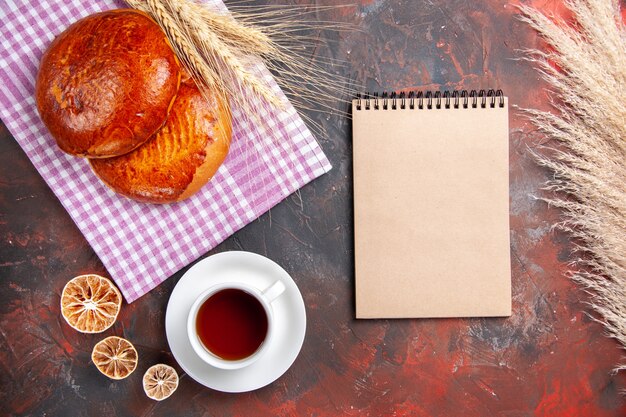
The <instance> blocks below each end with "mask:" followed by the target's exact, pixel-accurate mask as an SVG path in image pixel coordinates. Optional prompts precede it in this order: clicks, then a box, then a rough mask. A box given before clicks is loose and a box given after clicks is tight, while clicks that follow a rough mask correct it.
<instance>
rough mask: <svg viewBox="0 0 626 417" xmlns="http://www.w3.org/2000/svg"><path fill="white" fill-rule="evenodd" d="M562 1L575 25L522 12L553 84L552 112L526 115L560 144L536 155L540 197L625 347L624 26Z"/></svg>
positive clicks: (604, 6)
mask: <svg viewBox="0 0 626 417" xmlns="http://www.w3.org/2000/svg"><path fill="white" fill-rule="evenodd" d="M566 4H567V6H568V8H569V9H570V10H571V11H572V12H573V14H574V19H575V21H576V25H575V26H572V25H568V24H567V22H564V21H562V20H558V19H555V18H548V17H547V16H545V15H543V14H542V13H540V12H539V11H537V10H535V9H533V8H530V7H527V6H522V7H521V11H522V20H523V21H525V22H526V23H528V24H529V25H530V26H531V27H533V28H534V29H536V30H537V31H538V32H539V34H540V35H541V36H542V37H543V38H544V39H545V40H546V42H547V43H548V44H549V46H550V48H551V50H550V52H540V51H537V50H532V51H527V55H526V56H527V59H529V60H530V61H532V62H534V63H535V64H536V65H537V67H538V70H539V71H540V73H541V74H542V76H543V77H544V79H545V80H547V82H548V83H549V84H550V85H551V86H552V89H553V91H554V94H555V97H554V102H553V106H554V108H555V110H556V111H555V113H548V112H543V111H538V110H528V111H527V113H528V115H529V117H531V119H532V120H533V122H534V124H535V125H536V126H538V127H539V129H541V130H542V131H543V132H544V133H545V134H547V135H548V136H549V137H551V138H553V139H555V140H556V141H557V143H558V144H559V147H558V149H555V148H551V149H550V148H547V149H543V150H544V152H543V154H541V155H536V156H537V160H538V162H539V164H541V165H542V166H545V167H548V168H549V169H551V170H552V171H553V172H554V179H553V180H551V181H549V182H548V183H547V184H546V187H545V188H546V190H547V191H549V192H552V194H551V195H550V196H548V197H545V198H543V199H544V200H545V201H547V202H548V203H550V204H552V205H554V206H557V207H559V208H561V209H562V211H563V216H564V218H563V221H562V222H561V223H560V224H559V225H558V226H560V227H561V228H562V229H563V230H565V231H566V232H568V233H569V234H570V235H571V236H572V237H573V238H574V240H575V242H577V244H576V248H577V250H578V254H579V255H578V256H577V258H576V259H575V261H574V265H575V267H576V269H575V270H572V271H571V272H570V276H571V277H572V278H573V279H574V280H575V281H576V282H577V283H579V284H580V285H581V286H582V287H583V288H584V289H585V290H586V291H587V292H588V293H589V294H590V297H591V301H590V305H591V307H592V308H593V309H594V310H595V311H596V312H597V313H599V316H598V317H596V318H595V319H596V320H598V321H600V322H601V323H602V324H603V325H604V326H605V329H606V331H607V333H608V334H609V335H610V336H611V337H614V338H615V339H617V340H618V341H619V342H620V343H621V344H622V347H623V348H626V239H625V237H626V164H625V163H626V101H625V100H626V99H625V98H626V29H625V27H624V24H623V22H622V19H621V15H620V9H619V3H618V2H616V1H610V0H569V1H567V2H566ZM617 369H626V365H619V366H618V367H617Z"/></svg>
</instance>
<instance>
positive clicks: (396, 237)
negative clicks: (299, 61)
mask: <svg viewBox="0 0 626 417" xmlns="http://www.w3.org/2000/svg"><path fill="white" fill-rule="evenodd" d="M352 126H353V155H354V223H355V225H354V227H355V232H354V233H355V287H356V316H357V318H410V317H488V316H509V315H510V314H511V271H510V254H509V181H508V178H509V163H508V158H509V154H508V145H509V141H508V100H507V98H506V97H505V96H504V95H503V94H502V92H501V91H500V90H498V91H493V90H489V91H484V90H481V91H479V92H477V91H471V92H467V91H460V92H459V91H453V92H448V91H446V92H434V93H433V92H425V93H423V92H418V93H409V94H405V93H402V94H400V95H395V94H391V95H386V94H383V95H381V96H380V97H379V96H378V95H366V96H364V97H357V98H356V99H355V100H353V102H352Z"/></svg>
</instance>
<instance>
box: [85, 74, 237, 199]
mask: <svg viewBox="0 0 626 417" xmlns="http://www.w3.org/2000/svg"><path fill="white" fill-rule="evenodd" d="M230 138H231V116H230V111H229V108H228V104H227V102H226V101H225V99H224V98H223V97H222V96H221V95H218V94H213V95H211V96H207V95H202V94H201V93H200V91H199V90H198V89H197V87H196V86H195V84H194V83H193V81H192V80H187V81H185V82H183V83H181V86H180V89H179V90H178V95H177V96H176V100H175V101H174V105H173V107H172V110H171V112H170V115H169V117H168V119H167V122H166V123H165V126H163V128H162V129H161V130H159V131H158V132H157V133H156V134H155V135H154V136H153V137H152V138H150V140H149V141H148V142H146V143H145V144H144V145H142V146H140V147H139V148H137V149H135V150H134V151H132V152H130V153H128V154H126V155H122V156H118V157H115V158H106V159H90V161H89V162H90V163H91V167H92V168H93V170H94V172H95V173H96V175H98V177H100V179H101V180H102V181H103V182H104V183H105V184H107V185H108V186H109V187H111V188H112V189H113V190H114V191H116V192H118V193H120V194H123V195H125V196H127V197H130V198H132V199H134V200H137V201H142V202H147V203H171V202H175V201H180V200H184V199H185V198H187V197H189V196H191V195H192V194H194V193H195V192H196V191H198V190H199V189H200V187H202V186H203V185H204V184H206V183H207V181H209V180H210V179H211V177H213V174H215V172H216V171H217V169H218V168H219V166H220V165H221V164H222V162H223V161H224V159H225V158H226V154H227V153H228V148H229V146H230Z"/></svg>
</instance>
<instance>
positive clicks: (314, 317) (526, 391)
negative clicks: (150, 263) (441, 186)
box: [0, 0, 626, 417]
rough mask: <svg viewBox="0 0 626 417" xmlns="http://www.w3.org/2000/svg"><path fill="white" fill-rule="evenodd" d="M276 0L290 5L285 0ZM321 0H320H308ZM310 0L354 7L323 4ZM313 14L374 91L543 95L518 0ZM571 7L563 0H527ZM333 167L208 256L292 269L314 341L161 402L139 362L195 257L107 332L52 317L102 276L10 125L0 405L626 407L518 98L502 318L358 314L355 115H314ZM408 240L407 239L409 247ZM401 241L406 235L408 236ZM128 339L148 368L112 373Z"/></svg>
mask: <svg viewBox="0 0 626 417" xmlns="http://www.w3.org/2000/svg"><path fill="white" fill-rule="evenodd" d="M272 3H276V4H280V3H283V2H278V1H274V2H272ZM298 3H301V4H310V1H300V2H298ZM316 3H317V4H345V2H340V1H335V2H332V1H325V2H322V1H319V2H316ZM356 3H357V4H356V5H354V6H352V7H345V8H341V9H336V10H334V11H330V12H324V13H320V18H328V19H334V20H339V21H342V22H350V23H353V24H354V25H355V26H356V28H357V29H355V30H353V31H346V32H341V33H332V32H320V33H316V34H315V35H316V36H319V37H320V39H327V44H324V45H322V46H320V47H319V48H317V49H315V51H313V53H315V54H320V55H322V56H332V57H334V58H337V59H341V60H345V61H346V65H345V66H344V67H342V68H339V67H332V68H330V67H329V70H331V71H334V72H336V73H338V74H341V75H343V76H347V77H350V78H352V79H355V80H358V81H359V82H362V84H363V86H364V89H366V90H370V91H381V90H394V89H406V88H410V87H413V88H432V89H438V88H447V89H451V88H456V89H460V88H467V89H479V88H502V89H503V90H504V91H505V92H506V94H507V95H508V96H509V97H510V102H511V103H512V104H514V105H517V106H520V107H522V108H524V107H534V108H541V109H547V108H549V106H548V104H547V103H548V102H547V99H548V95H547V93H546V92H545V91H544V88H545V84H544V83H543V82H542V81H541V80H540V79H539V77H538V74H537V72H536V71H535V70H534V69H533V68H532V66H531V65H530V64H529V63H527V62H525V61H522V60H519V59H518V58H520V56H521V54H520V53H519V52H518V50H519V49H525V48H534V47H538V48H545V46H544V45H543V43H542V42H541V40H540V39H538V37H537V36H536V34H535V33H534V32H533V31H531V30H530V29H529V28H528V27H527V26H526V25H525V24H524V23H522V22H520V21H519V20H518V19H517V17H516V16H517V13H518V11H517V9H516V8H515V3H510V2H507V1H496V0H490V1H483V2H474V1H468V0H447V1H446V0H432V1H412V0H404V1H401V0H388V1H383V0H378V1H360V2H356ZM530 3H531V4H533V5H534V6H536V7H538V8H540V9H542V10H544V11H546V12H548V13H557V14H564V15H566V16H567V12H566V11H565V10H564V8H563V5H562V3H561V2H558V1H532V2H530ZM309 116H310V117H312V118H313V119H314V120H315V121H317V122H318V123H320V124H321V126H322V128H323V131H324V136H323V137H322V136H321V137H320V142H321V145H322V147H323V148H324V150H325V152H326V153H327V155H328V156H329V158H330V159H331V161H332V163H333V166H334V169H333V170H332V171H331V172H330V173H329V174H327V175H325V176H323V177H322V178H320V179H318V180H316V181H315V182H314V183H313V184H310V185H308V186H306V187H304V188H303V189H302V191H301V193H300V195H299V196H298V195H294V196H291V197H290V198H288V199H287V200H286V201H284V202H283V203H281V204H280V205H279V206H277V207H276V208H275V209H273V210H272V212H271V216H270V215H267V214H266V215H264V216H262V217H261V218H260V219H259V220H258V221H255V222H253V223H252V224H251V225H249V226H247V227H246V228H245V229H244V230H242V231H240V232H238V233H237V234H235V235H234V236H233V237H231V238H230V239H228V240H227V241H226V242H224V243H223V244H222V245H220V246H219V247H218V248H217V249H216V250H215V251H214V252H220V251H225V250H233V249H237V250H248V251H253V252H258V253H261V254H263V255H266V256H268V257H270V258H272V259H274V260H275V261H277V262H278V263H280V264H281V265H283V267H284V268H285V269H286V270H287V271H288V272H290V273H291V274H292V276H293V277H294V280H295V281H296V282H297V284H298V286H299V287H300V290H301V292H302V295H303V297H304V300H305V304H306V308H307V315H308V324H307V337H306V340H305V342H304V346H303V349H302V352H301V353H300V356H299V357H298V359H297V360H296V362H295V364H294V365H293V366H292V367H291V368H290V370H289V371H288V372H287V373H286V374H285V375H284V376H283V377H281V378H280V379H279V380H277V381H276V382H274V383H273V384H271V385H269V386H267V387H265V388H262V389H260V390H257V391H254V392H250V393H244V394H225V393H220V392H216V391H212V390H210V389H207V388H204V387H203V386H201V385H199V384H197V383H196V382H194V381H193V380H191V379H190V378H189V377H188V376H186V375H184V373H182V372H181V375H182V378H181V383H180V387H179V389H178V391H177V392H176V393H175V394H174V395H173V396H172V397H171V398H170V399H168V400H166V401H164V402H162V403H156V402H153V401H151V400H149V399H148V398H146V397H145V395H144V393H143V390H142V388H141V375H142V374H143V372H144V371H145V370H146V369H147V368H148V367H149V366H150V365H152V364H154V363H156V362H165V363H168V364H171V365H173V366H175V367H176V368H177V369H178V370H179V371H181V370H180V368H179V367H178V365H177V364H176V362H175V360H174V358H173V357H172V355H171V353H170V352H169V349H168V346H167V342H166V340H165V331H164V314H165V306H166V304H167V301H168V298H169V295H170V293H171V291H172V288H173V287H174V285H175V284H176V282H177V281H178V279H179V278H180V276H181V275H182V273H183V272H184V271H185V270H183V271H181V272H179V273H178V274H176V275H175V276H174V277H172V278H170V279H169V280H168V281H167V282H166V283H164V284H163V285H161V286H160V287H158V288H157V289H156V290H154V291H152V292H151V293H150V294H148V295H146V296H144V297H143V298H141V299H140V300H138V301H137V302H135V303H133V304H131V305H127V304H124V306H123V308H122V311H121V314H120V317H119V319H118V322H117V323H116V324H115V326H114V327H113V328H111V329H109V330H108V331H107V332H105V333H104V334H102V335H82V334H79V333H77V332H75V331H74V330H72V329H71V328H69V327H68V326H67V325H66V324H65V323H64V321H63V319H62V318H61V316H60V313H59V297H60V292H61V289H62V288H63V285H64V284H65V282H66V281H67V280H68V279H70V278H71V277H73V276H75V275H78V274H81V273H88V272H95V273H101V274H106V271H105V270H104V268H103V266H102V264H101V263H100V261H99V260H98V259H97V257H96V256H95V255H94V253H93V252H92V250H91V249H90V247H89V246H88V245H87V243H86V242H85V240H84V239H83V237H82V236H81V234H80V233H79V232H78V230H77V229H76V227H75V226H74V224H73V223H72V221H71V220H70V218H69V216H68V215H67V214H66V213H65V211H64V210H63V208H62V206H61V205H60V203H59V202H58V201H57V200H56V198H55V197H54V195H53V194H52V193H51V192H50V190H49V189H48V188H47V187H46V185H45V183H44V182H43V180H42V179H41V178H40V177H39V176H38V174H37V173H36V171H35V170H34V168H33V167H32V165H31V164H30V162H29V161H28V159H27V158H26V156H25V155H24V153H23V152H22V151H21V150H20V148H19V147H18V146H17V144H16V142H15V141H14V140H13V139H12V138H11V135H10V134H9V133H8V131H7V129H6V127H4V125H3V124H0V138H1V139H2V140H0V277H1V281H0V285H1V288H2V290H1V291H0V414H1V415H28V416H30V415H32V416H35V415H36V416H41V415H46V416H51V415H58V416H97V415H106V416H140V415H141V416H160V415H164V416H172V415H176V416H182V415H184V416H201V415H206V416H266V415H267V416H337V415H352V416H392V415H397V416H405V415H406V416H510V417H522V416H594V417H595V416H597V417H601V416H623V415H626V406H625V404H624V401H623V395H621V394H620V392H619V391H620V390H624V389H625V388H626V377H625V376H624V374H623V373H622V374H619V375H615V374H612V373H611V369H612V367H613V366H614V365H615V364H616V363H618V362H619V361H620V359H622V356H623V350H620V346H619V345H618V343H617V342H615V341H614V340H611V339H608V338H607V337H605V335H604V333H603V329H602V327H601V326H600V325H599V324H598V323H596V322H594V321H592V320H591V319H590V317H589V316H588V315H587V314H586V313H585V312H586V311H588V309H587V307H586V302H587V301H588V297H587V296H586V294H585V293H584V292H582V291H581V290H580V289H578V288H577V287H576V286H575V285H574V284H573V283H572V282H570V281H569V280H568V279H567V278H565V276H564V275H565V272H566V271H567V270H568V262H569V261H570V260H572V257H573V255H572V249H573V245H572V242H570V241H569V239H568V237H567V236H566V235H564V234H562V233H560V232H558V231H554V230H552V229H551V225H552V224H553V223H555V222H556V221H557V220H558V216H559V213H558V211H556V210H554V209H551V208H549V207H548V206H547V205H546V204H544V203H542V202H541V201H538V200H537V199H535V198H534V196H540V195H542V191H541V189H540V188H541V185H542V184H543V183H544V181H545V180H546V179H548V178H549V177H550V173H549V172H546V171H545V170H544V169H542V168H539V167H537V166H536V165H535V164H534V162H533V160H532V157H531V151H532V150H534V149H536V147H537V145H538V144H544V143H547V142H548V139H547V138H545V137H543V136H541V135H540V134H538V133H537V132H536V131H535V129H534V128H533V126H532V125H531V124H530V123H529V122H528V121H527V120H525V119H524V118H523V117H522V115H521V114H520V112H519V111H517V110H515V109H511V118H510V190H511V191H510V204H511V213H510V220H511V253H512V276H513V278H512V279H513V282H512V284H513V315H512V316H511V317H510V318H506V319H445V320H441V319H437V320H374V321H357V320H355V319H354V289H353V285H354V270H353V242H352V233H353V226H352V208H351V207H352V187H351V180H352V177H351V140H350V123H349V121H348V120H347V119H346V118H345V117H342V116H340V115H326V114H315V113H309ZM399 249H400V248H399ZM403 249H406V248H403ZM113 334H115V335H120V336H124V337H126V338H128V339H129V340H131V341H132V342H133V343H134V344H135V346H136V347H137V349H138V351H139V354H140V358H141V360H140V363H139V366H138V369H137V371H136V372H135V373H134V374H133V375H131V376H130V377H129V378H127V379H126V380H123V381H110V380H108V379H106V378H105V377H104V376H102V375H101V374H100V373H99V372H98V371H97V370H96V368H95V367H94V366H93V364H91V363H90V353H91V349H92V347H93V345H94V344H95V343H96V342H97V341H98V340H100V339H101V338H103V337H105V336H108V335H113Z"/></svg>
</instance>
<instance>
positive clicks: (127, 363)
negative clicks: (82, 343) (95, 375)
mask: <svg viewBox="0 0 626 417" xmlns="http://www.w3.org/2000/svg"><path fill="white" fill-rule="evenodd" d="M137 358H138V355H137V350H135V347H134V346H133V344H132V343H130V342H129V341H128V340H126V339H122V338H121V337H117V336H109V337H107V338H106V339H104V340H101V341H99V342H98V343H96V345H95V346H94V347H93V352H91V360H92V361H93V363H94V364H95V365H96V367H97V368H98V370H99V371H100V372H102V373H103V374H105V375H106V376H108V377H109V378H111V379H124V378H126V377H127V376H128V375H130V374H132V373H133V371H134V370H135V368H136V367H137Z"/></svg>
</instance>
